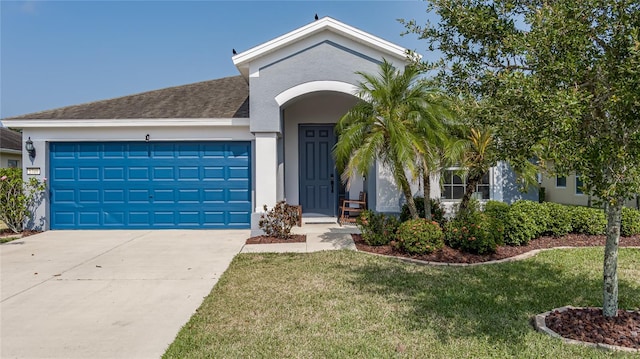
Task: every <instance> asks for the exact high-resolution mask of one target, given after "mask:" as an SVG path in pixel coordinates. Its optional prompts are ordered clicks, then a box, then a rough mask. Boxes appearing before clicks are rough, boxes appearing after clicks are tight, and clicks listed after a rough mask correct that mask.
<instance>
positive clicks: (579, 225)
mask: <svg viewBox="0 0 640 359" xmlns="http://www.w3.org/2000/svg"><path fill="white" fill-rule="evenodd" d="M568 208H569V212H570V213H571V228H572V230H571V232H573V233H581V234H604V232H605V229H606V228H607V217H606V216H605V214H604V210H602V209H601V208H589V207H580V206H569V207H568Z"/></svg>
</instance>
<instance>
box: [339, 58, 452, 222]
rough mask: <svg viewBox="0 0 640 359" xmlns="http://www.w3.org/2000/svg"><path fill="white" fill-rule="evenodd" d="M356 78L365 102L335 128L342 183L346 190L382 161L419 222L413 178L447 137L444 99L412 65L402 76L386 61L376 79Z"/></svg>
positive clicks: (362, 74)
mask: <svg viewBox="0 0 640 359" xmlns="http://www.w3.org/2000/svg"><path fill="white" fill-rule="evenodd" d="M358 75H360V76H362V78H363V81H362V82H361V83H360V84H359V91H358V93H357V94H356V95H357V96H358V97H359V98H360V99H361V100H362V101H360V102H358V103H357V104H356V105H355V106H354V107H353V108H352V109H351V110H350V111H349V112H347V113H346V114H345V115H344V116H343V117H342V118H341V119H340V120H339V121H338V124H337V125H336V132H337V134H338V142H337V143H336V145H335V147H334V149H333V155H334V157H335V159H336V165H337V166H338V169H339V170H340V171H341V172H342V176H341V177H342V180H343V182H345V183H346V184H347V186H348V185H349V184H350V181H351V179H352V178H353V177H354V176H355V175H356V174H360V175H363V176H364V175H366V174H367V173H368V172H369V170H370V169H371V168H372V166H373V164H374V163H375V161H376V160H379V161H380V162H381V163H382V164H383V165H384V166H385V167H386V168H388V169H389V170H390V171H391V173H392V175H393V178H394V181H395V183H396V185H397V186H398V187H399V188H400V190H401V191H402V194H403V195H404V197H405V199H406V202H407V205H408V207H409V212H410V213H411V216H412V217H413V218H418V212H417V210H416V206H415V203H414V201H413V195H412V193H411V187H410V185H409V178H416V177H417V176H418V175H419V174H420V167H421V166H420V165H419V163H420V161H416V158H420V157H422V156H423V155H425V154H428V153H429V152H430V148H429V146H432V145H434V144H436V143H437V139H438V138H439V137H441V136H442V134H443V133H444V124H443V113H444V112H443V111H442V110H441V108H442V106H441V105H442V103H441V102H439V100H438V99H441V97H440V96H437V94H438V93H437V91H435V90H434V89H433V88H431V87H430V86H429V85H428V84H427V83H426V82H424V81H420V79H419V75H420V72H419V70H418V69H417V68H416V67H413V66H409V67H407V68H405V70H404V72H401V71H398V70H397V69H395V68H394V67H393V65H391V63H389V62H387V61H386V60H385V61H383V63H382V64H380V71H379V73H378V74H377V76H375V75H371V74H367V73H362V72H358ZM407 174H409V175H410V176H411V177H407Z"/></svg>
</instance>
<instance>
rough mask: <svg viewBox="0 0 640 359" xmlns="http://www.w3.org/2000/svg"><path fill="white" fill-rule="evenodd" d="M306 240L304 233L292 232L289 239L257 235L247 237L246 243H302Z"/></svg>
mask: <svg viewBox="0 0 640 359" xmlns="http://www.w3.org/2000/svg"><path fill="white" fill-rule="evenodd" d="M306 241H307V235H306V234H293V235H291V237H289V239H281V238H278V237H269V236H257V237H251V238H248V239H247V241H246V242H245V243H246V244H270V243H304V242H306Z"/></svg>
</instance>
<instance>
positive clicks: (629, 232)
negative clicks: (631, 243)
mask: <svg viewBox="0 0 640 359" xmlns="http://www.w3.org/2000/svg"><path fill="white" fill-rule="evenodd" d="M620 234H621V235H622V236H625V237H631V236H635V235H639V234H640V210H637V209H631V208H627V207H623V208H622V225H621V227H620Z"/></svg>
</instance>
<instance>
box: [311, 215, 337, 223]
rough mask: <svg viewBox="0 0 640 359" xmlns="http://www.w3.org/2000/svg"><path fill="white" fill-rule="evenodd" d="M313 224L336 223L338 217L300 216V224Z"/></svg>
mask: <svg viewBox="0 0 640 359" xmlns="http://www.w3.org/2000/svg"><path fill="white" fill-rule="evenodd" d="M314 223H338V217H305V216H302V224H303V225H304V224H314Z"/></svg>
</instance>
